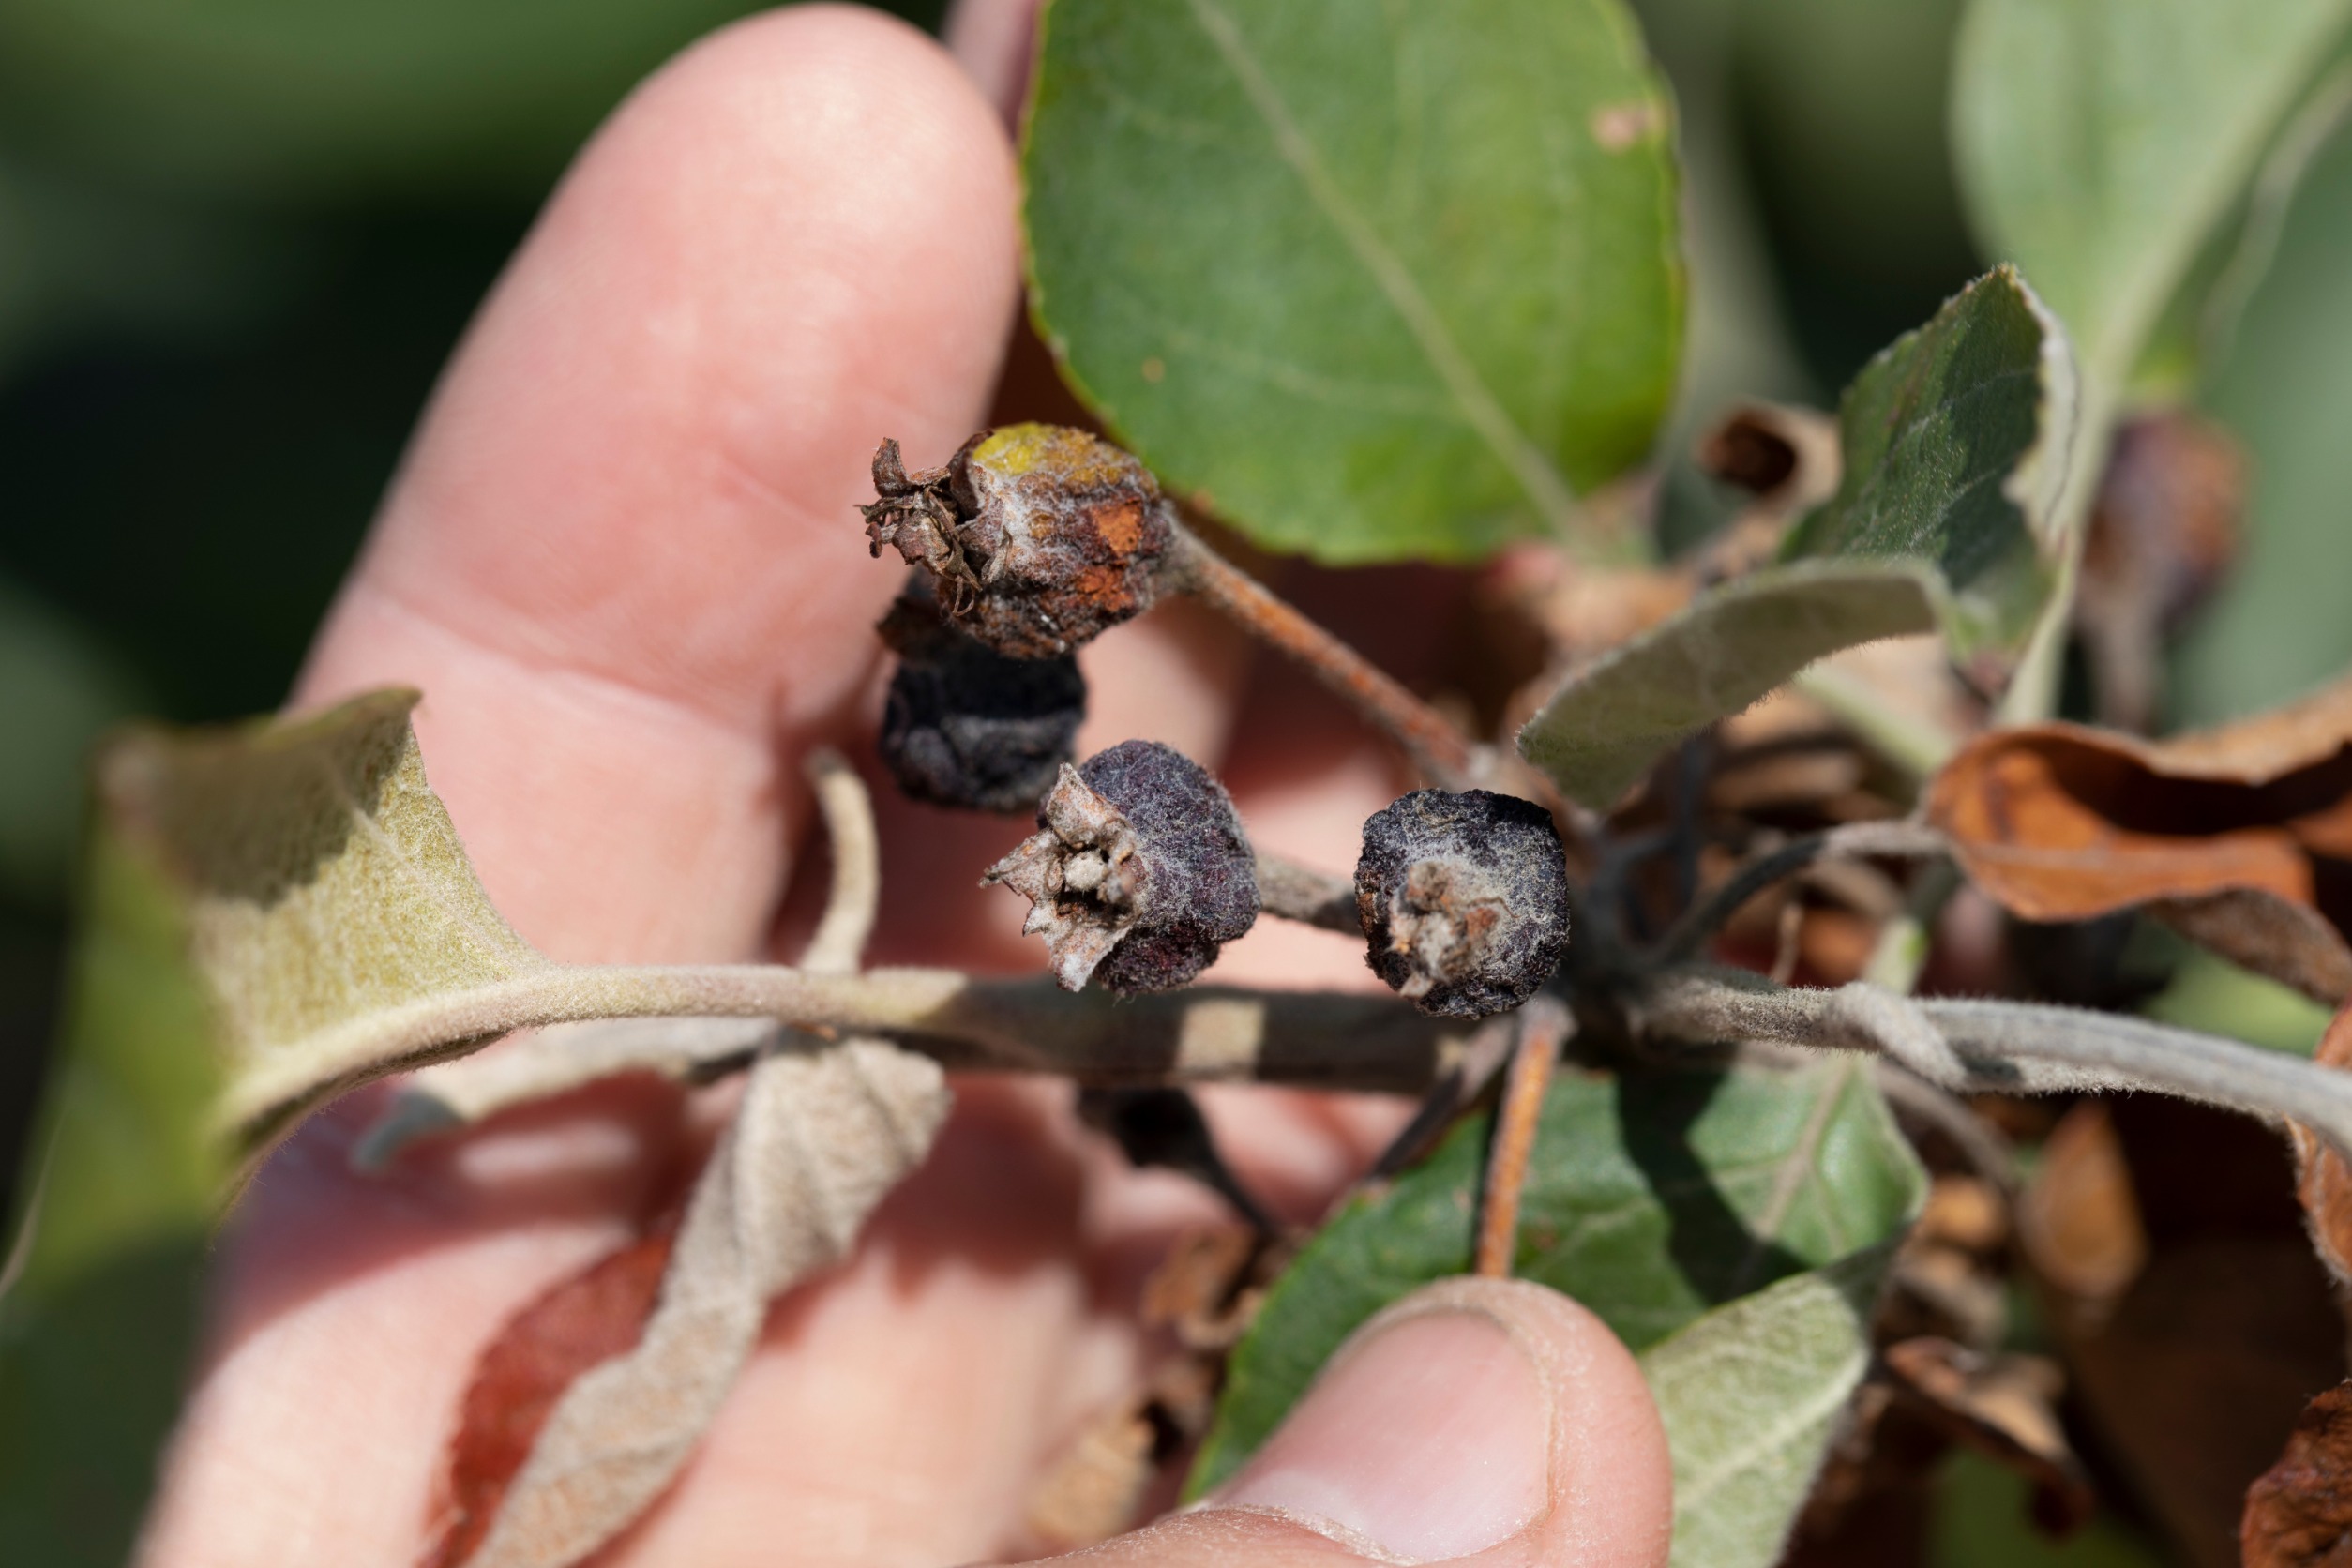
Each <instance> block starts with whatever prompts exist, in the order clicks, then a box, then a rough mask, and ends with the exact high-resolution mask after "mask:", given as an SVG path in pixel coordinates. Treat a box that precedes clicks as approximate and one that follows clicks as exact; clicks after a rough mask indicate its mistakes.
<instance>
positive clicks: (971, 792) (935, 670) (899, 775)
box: [879, 578, 1086, 813]
mask: <svg viewBox="0 0 2352 1568" xmlns="http://www.w3.org/2000/svg"><path fill="white" fill-rule="evenodd" d="M917 584H918V586H916V587H912V588H911V589H910V590H909V592H908V593H907V594H906V595H904V596H901V597H900V599H899V600H898V602H897V604H896V605H894V606H892V607H891V611H890V614H889V615H888V616H887V617H886V618H885V619H884V620H883V621H882V626H881V628H880V630H881V632H882V641H884V642H886V643H888V644H889V645H890V646H891V647H892V648H893V649H894V650H896V651H897V655H898V668H897V671H895V672H894V673H893V674H892V676H891V679H890V695H889V697H888V699H887V700H886V701H885V703H884V705H883V708H882V734H881V737H880V741H879V745H880V748H881V751H882V761H883V762H884V764H885V765H887V766H888V767H889V769H890V774H891V776H892V778H894V779H895V780H897V785H898V788H899V790H900V791H902V792H904V793H905V794H906V795H907V796H908V797H909V798H911V799H913V800H920V801H927V802H929V803H931V804H932V805H935V806H946V807H956V808H958V809H961V810H967V811H1003V812H1008V813H1009V812H1020V811H1030V810H1034V809H1035V808H1036V805H1037V802H1038V799H1039V798H1040V797H1041V796H1043V795H1044V794H1045V792H1047V791H1048V790H1050V789H1052V788H1053V781H1054V779H1055V778H1056V777H1057V776H1060V774H1061V771H1062V764H1063V763H1064V762H1066V761H1070V759H1071V758H1072V756H1073V755H1075V743H1076V741H1077V739H1078V724H1079V722H1080V721H1081V720H1082V719H1084V718H1085V716H1086V680H1085V677H1084V676H1082V675H1080V674H1079V673H1078V660H1077V659H1076V658H1074V657H1072V656H1069V655H1066V654H1064V655H1062V656H1057V657H1050V658H1038V659H1026V658H1007V657H1006V656H1004V655H1003V654H1000V653H997V652H996V651H995V650H993V649H991V648H988V647H985V646H983V645H982V644H981V643H980V642H978V641H974V640H973V639H972V638H971V637H968V636H966V635H965V634H964V633H963V632H961V631H959V630H957V628H956V627H954V626H948V625H945V624H944V623H942V620H941V618H940V615H939V611H938V608H937V605H936V603H935V602H934V601H933V599H932V597H931V595H930V593H929V585H928V583H927V581H924V580H922V579H920V578H918V579H917Z"/></svg>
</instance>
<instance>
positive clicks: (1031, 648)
mask: <svg viewBox="0 0 2352 1568" xmlns="http://www.w3.org/2000/svg"><path fill="white" fill-rule="evenodd" d="M874 493H875V494H876V496H877V497H879V499H877V500H876V501H875V502H874V504H873V505H869V506H865V507H862V508H860V509H861V510H862V511H863V512H864V513H865V515H866V533H867V538H868V539H870V540H871V541H872V544H873V549H874V553H876V554H877V555H879V554H881V553H882V546H884V545H895V546H896V547H897V550H898V552H899V553H900V554H901V555H904V556H905V557H906V558H907V559H908V560H909V561H910V562H912V563H914V564H915V565H920V566H924V567H927V568H928V570H929V571H930V573H931V575H932V577H933V578H934V579H935V580H937V582H938V584H939V597H940V604H941V607H942V609H943V610H944V611H945V612H946V614H947V616H948V618H949V619H951V620H952V621H954V622H955V623H956V624H957V626H961V627H962V628H963V629H964V630H966V631H968V632H970V633H971V634H972V636H973V637H975V638H978V639H979V640H980V641H982V642H985V643H987V644H988V646H989V647H991V648H993V649H995V650H996V651H997V652H998V653H1001V654H1005V655H1008V656H1011V657H1014V658H1048V657H1051V656H1057V655H1062V654H1067V653H1069V652H1071V651H1072V650H1073V649H1076V648H1078V647H1079V646H1081V645H1082V644H1084V643H1086V642H1087V641H1091V640H1092V639H1093V637H1094V636H1095V635H1096V634H1098V633H1099V632H1101V631H1102V630H1103V629H1104V628H1105V627H1107V626H1117V625H1118V624H1119V623H1120V622H1122V621H1124V620H1127V619H1129V618H1130V617H1132V616H1135V615H1138V614H1140V613H1142V612H1143V611H1145V610H1148V609H1150V608H1151V605H1152V600H1153V597H1154V596H1156V595H1157V593H1158V588H1159V583H1158V571H1159V563H1160V558H1161V557H1162V556H1163V555H1164V554H1166V553H1167V550H1168V542H1169V540H1170V539H1171V538H1172V537H1173V536H1174V532H1175V512H1174V509H1173V508H1172V507H1171V506H1170V505H1169V504H1168V499H1167V498H1166V497H1165V496H1163V495H1162V494H1161V493H1160V488H1159V484H1158V481H1156V480H1154V479H1153V477H1152V475H1151V472H1150V471H1149V470H1148V469H1146V468H1145V467H1144V466H1143V465H1142V464H1141V463H1139V462H1138V461H1136V460H1135V459H1134V458H1132V457H1129V456H1128V455H1127V454H1126V453H1125V452H1123V451H1121V450H1120V449H1119V448H1118V447H1116V446H1113V445H1111V444H1110V443H1108V442H1107V441H1104V440H1101V439H1100V438H1098V437H1095V436H1092V435H1089V434H1087V433H1086V432H1085V431H1084V430H1070V429H1067V428H1065V427H1063V426H1058V425H1007V426H1005V427H1004V428H1003V429H1002V430H991V431H988V432H987V433H985V434H981V435H976V436H973V437H972V439H971V440H970V441H967V442H965V443H964V445H962V446H961V447H959V448H958V449H957V452H956V455H955V456H954V457H952V458H949V459H948V460H947V462H946V464H945V465H944V466H943V467H940V468H935V469H928V470H926V471H923V472H921V473H916V474H909V473H908V472H907V471H906V466H905V464H904V463H903V462H902V461H901V460H900V459H899V456H898V444H897V442H895V441H885V442H883V443H882V450H881V451H879V452H877V453H875V454H874Z"/></svg>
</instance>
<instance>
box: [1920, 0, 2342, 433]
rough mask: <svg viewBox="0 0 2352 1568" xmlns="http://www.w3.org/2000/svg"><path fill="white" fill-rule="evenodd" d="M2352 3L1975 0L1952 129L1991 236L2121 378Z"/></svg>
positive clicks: (2091, 359) (2109, 380)
mask: <svg viewBox="0 0 2352 1568" xmlns="http://www.w3.org/2000/svg"><path fill="white" fill-rule="evenodd" d="M2347 23H2352V0H2262V3H2261V4H2258V5H2247V4H2245V3H2243V0H1975V3H1974V4H1973V5H1971V6H1970V8H1969V9H1968V14H1967V16H1966V17H1965V18H1964V19H1963V21H1962V23H1961V31H1960V39H1959V46H1958V53H1957V55H1956V58H1955V61H1954V67H1953V84H1952V140H1953V145H1954V155H1955V157H1956V158H1957V160H1958V164H1959V171H1960V177H1961V185H1962V188H1963V192H1964V194H1965V196H1966V198H1967V201H1968V207H1969V210H1970V213H1971V217H1972V219H1973V221H1974V223H1975V225H1976V227H1977V230H1978V233H1979V235H1980V237H1981V238H1982V239H1983V242H1984V243H1985V245H1986V246H1987V247H1988V248H1989V249H1993V250H1994V251H1996V252H1997V253H1998V254H2000V255H2003V256H2006V257H2009V258H2011V259H2013V260H2014V261H2016V262H2018V263H2019V264H2021V265H2023V266H2024V267H2025V269H2026V270H2027V272H2028V274H2029V275H2030V276H2031V277H2032V278H2033V279H2034V283H2035V286H2036V287H2038V288H2039V289H2040V290H2041V291H2042V294H2043V298H2044V299H2046V300H2047V301H2048V302H2049V304H2050V308H2051V309H2053V310H2055V311H2057V312H2058V317H2059V318H2060V319H2061V320H2062V321H2064V322H2065V323H2066V324H2067V327H2068V329H2069V330H2070V331H2071V332H2073V335H2074V339H2075V341H2076V342H2077V344H2078V345H2079V346H2080V348H2081V351H2082V354H2083V358H2084V362H2085V364H2086V365H2087V366H2088V368H2089V369H2090V371H2091V373H2092V374H2093V375H2095V376H2096V377H2097V378H2099V380H2100V381H2101V382H2102V383H2103V384H2108V385H2116V386H2119V385H2120V384H2122V382H2123V380H2124V378H2125V377H2127V376H2128V375H2129V374H2130V373H2131V371H2132V369H2133V364H2134V362H2135V361H2136V360H2137V359H2138V357H2139V354H2140V352H2141V349H2142V347H2143V345H2144V343H2145V342H2146V340H2147V338H2148V333H2149V332H2150V330H2151V329H2152V328H2153V327H2154V325H2155V324H2156V322H2157V320H2158V318H2159V316H2160V314H2161V313H2162V312H2163V310H2164V307H2165V304H2166V302H2167V301H2168V300H2169V299H2171V298H2172V296H2173V294H2174V293H2175V291H2176V290H2177V289H2178V288H2179V285H2180V283H2181V281H2182V279H2184V278H2185V277H2186V275H2187V273H2188V271H2189V269H2190V267H2191V265H2192V264H2193V263H2194V261H2195V259H2196V256H2197V254H2198V251H2199V250H2200V249H2201V248H2202V247H2203V246H2204V245H2205V244H2206V242H2207V240H2208V239H2209V237H2210V236H2211V235H2212V234H2213V233H2214V231H2215V230H2216V228H2217V227H2218V226H2219V225H2220V224H2221V223H2222V222H2223V221H2224V219H2225V218H2226V217H2227V216H2228V214H2229V213H2230V212H2231V210H2232V209H2233V208H2234V207H2235V206H2236V205H2237V204H2238V203H2239V200H2240V199H2241V197H2242V196H2243V195H2244V193H2245V191H2246V188H2247V186H2248V183H2249V182H2250V181H2251V180H2252V179H2253V177H2254V172H2255V170H2256V168H2257V166H2258V165H2259V163H2260V161H2261V159H2262V158H2263V156H2264V154H2265V151H2266V149H2267V148H2268V147H2269V145H2270V143H2271V142H2272V140H2273V138H2274V137H2275V135H2276V133H2277V131H2278V129H2279V128H2280V126H2281V124H2282V123H2283V122H2284V120H2285V119H2286V117H2287V116H2288V115H2289V114H2290V113H2292V112H2293V110H2294V109H2295V107H2296V105H2297V104H2298V102H2299V101H2300V99H2301V98H2302V96H2303V93H2304V90H2305V88H2306V87H2307V85H2308V84H2309V83H2310V82H2311V80H2312V77H2313V75H2314V72H2315V71H2316V70H2317V69H2318V68H2319V67H2320V66H2321V65H2322V63H2323V62H2324V61H2325V60H2326V59H2327V57H2328V54H2329V49H2330V47H2331V46H2332V45H2333V43H2334V42H2335V41H2336V40H2337V39H2338V38H2340V37H2341V36H2342V35H2343V33H2344V29H2345V27H2346V24H2347Z"/></svg>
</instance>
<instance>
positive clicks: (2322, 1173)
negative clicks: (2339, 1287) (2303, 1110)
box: [2286, 1009, 2352, 1284]
mask: <svg viewBox="0 0 2352 1568" xmlns="http://www.w3.org/2000/svg"><path fill="white" fill-rule="evenodd" d="M2313 1059H2314V1061H2316V1062H2317V1063H2319V1064H2320V1065H2321V1066H2324V1067H2339V1068H2343V1067H2352V1009H2347V1010H2346V1011H2344V1012H2342V1013H2338V1014H2337V1015H2336V1016H2335V1018H2334V1019H2333V1020H2332V1021H2330V1022H2329V1025H2328V1033H2326V1034H2324V1035H2322V1036H2321V1037H2320V1040H2319V1049H2318V1050H2317V1051H2316V1052H2315V1053H2314V1058H2313ZM2286 1130H2287V1134H2288V1136H2289V1137H2290V1138H2293V1139H2294V1141H2295V1170H2296V1178H2295V1192H2296V1196H2297V1197H2299V1198H2300V1199H2302V1202H2303V1219H2304V1223H2305V1224H2307V1225H2308V1226H2309V1227H2310V1228H2311V1239H2312V1246H2313V1249H2314V1251H2316V1252H2317V1253H2318V1254H2319V1259H2320V1261H2321V1262H2323V1263H2325V1264H2327V1265H2328V1269H2329V1273H2331V1274H2334V1275H2335V1276H2336V1279H2337V1281H2338V1282H2339V1283H2341V1284H2352V1168H2346V1167H2345V1165H2344V1157H2343V1156H2342V1155H2341V1154H2338V1153H2335V1152H2334V1151H2333V1150H2331V1149H2329V1147H2328V1146H2327V1145H2326V1144H2325V1143H2322V1142H2321V1141H2320V1140H2319V1139H2318V1138H2315V1137H2314V1136H2313V1134H2312V1133H2311V1132H2310V1130H2309V1129H2307V1128H2306V1127H2304V1126H2303V1124H2302V1123H2299V1122H2289V1123H2287V1124H2286Z"/></svg>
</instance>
